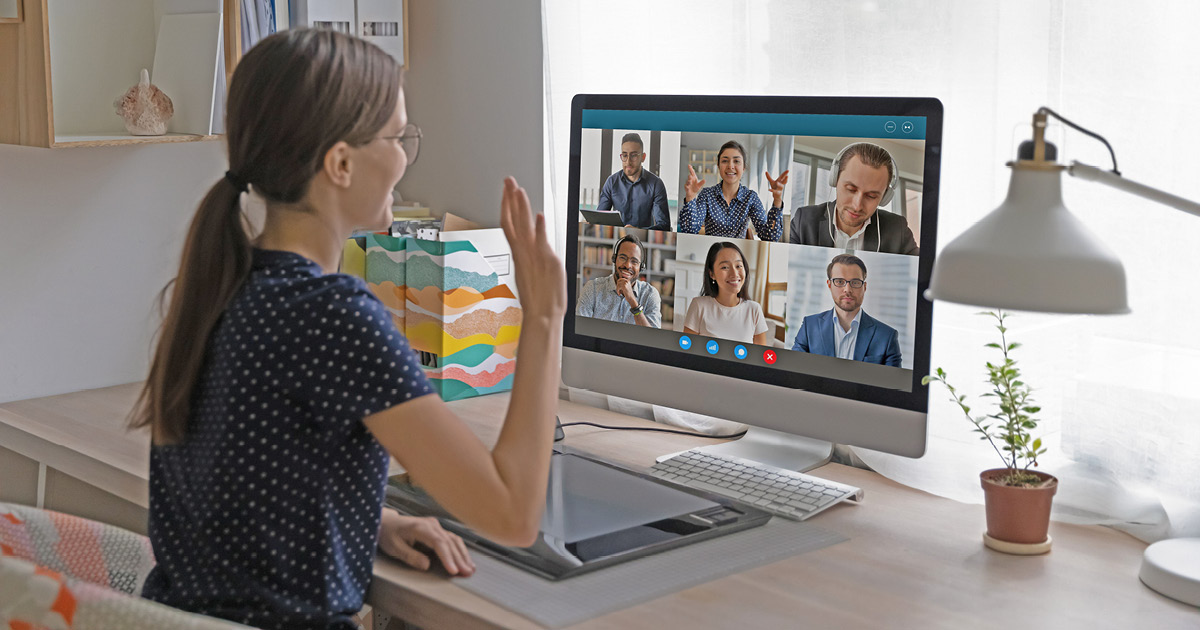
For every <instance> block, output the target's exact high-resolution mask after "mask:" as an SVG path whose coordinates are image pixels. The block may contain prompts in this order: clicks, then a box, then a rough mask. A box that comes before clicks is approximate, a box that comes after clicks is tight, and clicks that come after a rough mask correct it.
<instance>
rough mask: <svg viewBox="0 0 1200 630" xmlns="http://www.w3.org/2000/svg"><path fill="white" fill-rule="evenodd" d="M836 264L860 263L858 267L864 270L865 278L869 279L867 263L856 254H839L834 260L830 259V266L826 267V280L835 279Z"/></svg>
mask: <svg viewBox="0 0 1200 630" xmlns="http://www.w3.org/2000/svg"><path fill="white" fill-rule="evenodd" d="M834 265H858V268H859V269H862V270H863V280H866V279H867V263H865V262H863V261H862V259H861V258H859V257H858V256H855V255H854V254H838V255H837V256H834V257H833V260H831V261H829V266H828V267H826V268H825V279H826V280H831V279H833V266H834Z"/></svg>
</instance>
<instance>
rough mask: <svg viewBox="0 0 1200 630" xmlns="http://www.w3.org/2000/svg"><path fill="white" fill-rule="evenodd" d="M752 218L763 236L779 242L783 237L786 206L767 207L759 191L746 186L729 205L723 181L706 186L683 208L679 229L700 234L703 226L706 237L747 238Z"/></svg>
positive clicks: (680, 211)
mask: <svg viewBox="0 0 1200 630" xmlns="http://www.w3.org/2000/svg"><path fill="white" fill-rule="evenodd" d="M751 221H753V222H754V231H755V232H756V233H757V234H758V238H759V239H761V240H764V241H779V240H780V239H781V238H782V237H783V208H782V207H779V208H771V209H770V210H769V211H768V210H765V209H764V208H763V204H762V200H760V199H759V198H758V193H756V192H754V191H753V190H750V189H749V188H747V187H745V186H739V187H738V191H737V193H736V194H734V196H733V203H729V204H727V203H725V195H724V193H722V192H721V185H720V184H716V185H715V186H709V187H708V188H703V189H701V190H700V192H699V194H697V195H696V198H695V199H692V200H691V201H689V202H687V203H685V204H683V207H682V208H680V210H679V231H680V232H682V233H688V234H699V233H700V227H701V226H703V227H704V234H705V236H716V237H721V238H746V226H747V225H749V224H750V222H751Z"/></svg>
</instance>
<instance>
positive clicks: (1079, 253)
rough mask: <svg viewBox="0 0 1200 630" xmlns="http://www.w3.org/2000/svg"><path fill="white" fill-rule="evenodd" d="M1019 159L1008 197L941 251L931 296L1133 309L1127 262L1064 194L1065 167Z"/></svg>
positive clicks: (1060, 309) (1011, 304)
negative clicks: (1092, 229)
mask: <svg viewBox="0 0 1200 630" xmlns="http://www.w3.org/2000/svg"><path fill="white" fill-rule="evenodd" d="M1028 164H1029V163H1025V162H1016V163H1014V164H1012V169H1013V172H1012V179H1011V180H1009V184H1008V197H1007V198H1006V199H1005V200H1004V203H1002V204H1000V207H998V208H996V209H995V210H993V211H992V212H991V213H990V214H988V215H987V216H986V217H984V218H983V219H982V220H980V221H979V222H978V223H976V224H975V225H973V226H971V228H970V229H968V230H967V231H965V232H963V233H962V234H961V235H960V236H959V237H958V238H956V239H954V240H953V241H951V242H950V243H949V244H948V245H946V247H945V248H944V249H943V250H942V251H941V252H940V253H939V254H938V257H937V261H936V262H935V263H934V266H933V277H932V279H931V280H930V284H929V289H928V290H927V291H926V292H925V297H926V298H927V299H930V300H935V299H936V300H946V301H948V302H958V303H961V304H971V305H976V306H984V307H989V308H1003V309H1012V310H1021V311H1040V312H1047V313H1097V314H1118V313H1128V312H1129V303H1128V300H1127V297H1126V289H1125V268H1124V266H1123V265H1122V264H1121V261H1120V260H1118V259H1117V257H1116V255H1115V254H1114V253H1113V252H1112V251H1111V250H1109V249H1108V247H1106V246H1105V245H1104V244H1102V243H1101V242H1100V241H1098V240H1097V239H1096V237H1095V236H1093V235H1092V233H1091V232H1090V231H1089V230H1088V229H1087V228H1086V227H1085V226H1084V225H1083V224H1082V223H1080V222H1079V220H1078V219H1076V218H1075V216H1074V215H1072V214H1071V212H1070V211H1068V210H1067V208H1066V206H1064V205H1063V201H1062V172H1063V169H1062V167H1059V166H1057V165H1053V164H1052V163H1051V164H1046V163H1044V162H1043V163H1040V164H1036V163H1035V164H1033V165H1028Z"/></svg>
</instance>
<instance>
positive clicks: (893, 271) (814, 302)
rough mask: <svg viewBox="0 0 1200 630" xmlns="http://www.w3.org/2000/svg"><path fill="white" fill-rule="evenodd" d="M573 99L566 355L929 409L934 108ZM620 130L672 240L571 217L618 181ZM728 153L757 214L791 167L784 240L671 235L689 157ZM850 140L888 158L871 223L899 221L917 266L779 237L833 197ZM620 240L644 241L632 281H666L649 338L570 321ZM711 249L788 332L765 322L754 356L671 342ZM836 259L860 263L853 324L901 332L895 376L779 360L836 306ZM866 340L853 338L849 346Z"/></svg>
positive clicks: (791, 354) (905, 259)
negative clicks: (860, 318) (656, 180)
mask: <svg viewBox="0 0 1200 630" xmlns="http://www.w3.org/2000/svg"><path fill="white" fill-rule="evenodd" d="M576 98H577V99H584V101H583V102H582V103H577V104H576V107H574V108H573V117H574V116H580V117H581V119H580V120H573V121H572V123H573V124H572V134H573V137H572V138H571V148H572V151H571V160H572V164H571V171H570V172H571V180H570V189H569V191H568V195H569V198H570V199H573V200H574V202H573V203H572V204H571V208H570V212H569V213H568V214H569V216H568V218H567V221H568V223H567V237H568V240H567V242H568V243H569V244H570V245H569V246H568V247H567V267H568V269H569V270H574V271H575V273H576V276H575V278H574V279H573V280H572V281H570V282H569V283H568V285H569V293H570V299H571V305H572V309H571V313H569V314H568V317H567V323H566V334H565V340H566V343H567V345H568V346H569V347H575V348H579V349H583V350H591V351H594V352H600V353H603V354H610V355H617V356H624V357H628V358H632V359H637V360H641V361H647V362H652V363H660V364H666V365H673V366H676V367H682V368H687V369H695V370H701V371H704V372H709V373H714V374H721V375H724V376H731V377H735V378H741V379H747V380H753V381H756V382H761V383H766V384H772V385H778V386H784V387H792V388H802V389H809V390H814V391H819V392H821V393H825V394H831V395H835V396H843V397H847V398H854V399H860V400H870V401H873V402H876V403H879V404H886V405H890V406H895V407H900V408H905V409H911V410H916V411H925V409H926V406H927V396H926V395H925V391H926V389H925V387H924V386H922V385H921V384H920V379H921V376H922V375H924V374H927V373H928V372H929V341H930V326H931V322H930V319H931V313H932V308H931V305H930V303H929V302H928V301H926V300H924V299H923V298H922V297H921V296H922V294H923V292H924V290H925V288H926V287H927V285H928V281H929V274H930V271H931V269H932V262H933V252H934V248H935V247H936V243H935V229H934V226H935V225H936V220H937V216H936V208H937V189H938V187H937V178H938V170H939V166H940V142H941V138H940V132H941V106H940V104H939V103H937V101H936V100H933V99H901V98H832V97H831V98H801V97H673V96H672V97H664V96H652V97H635V96H598V95H584V96H580V97H576ZM931 123H932V124H931ZM631 131H632V132H637V133H638V134H639V135H640V136H641V138H642V140H643V143H644V145H645V146H644V150H645V152H646V154H647V159H646V160H645V162H644V163H643V168H644V169H646V170H649V171H651V172H654V170H655V169H657V172H658V174H659V176H660V177H661V178H662V179H663V183H664V185H665V187H666V189H667V195H668V198H669V206H670V211H671V231H670V232H664V231H654V230H646V229H630V228H622V227H613V226H599V225H592V224H590V223H588V222H587V221H586V220H585V219H584V217H583V215H582V214H581V213H580V212H578V208H583V209H592V208H595V206H596V201H597V194H598V192H599V190H600V187H601V186H602V185H603V183H604V180H605V179H606V178H607V177H608V176H609V175H610V174H612V173H613V172H616V171H617V170H619V169H620V168H621V161H620V158H619V157H618V154H619V153H620V151H621V137H622V136H623V135H624V134H625V133H628V132H631ZM726 140H737V141H739V142H740V143H741V144H742V145H743V146H744V147H745V148H746V152H747V157H746V164H745V165H744V172H743V175H742V180H741V184H742V185H745V186H747V187H748V188H750V189H751V190H753V191H755V192H756V193H757V194H758V196H759V198H760V199H761V200H762V204H763V207H764V208H767V209H769V208H770V206H771V204H772V197H771V195H770V193H769V188H768V184H767V182H766V179H765V177H764V176H763V175H764V171H769V172H770V173H771V176H772V177H778V176H779V174H780V173H781V172H782V171H784V170H789V169H793V168H794V167H797V166H799V167H800V168H796V169H795V170H793V171H792V173H791V174H790V176H789V180H790V181H789V185H788V188H787V190H786V191H785V193H784V200H783V205H784V208H783V211H784V221H785V229H784V232H783V236H782V237H781V241H782V242H778V243H768V242H764V241H761V240H748V239H732V238H720V237H711V236H705V235H697V234H685V233H678V232H677V230H678V228H679V223H678V218H679V217H678V212H679V209H680V208H681V207H682V206H683V199H682V196H683V182H684V181H685V180H686V178H687V175H688V165H689V164H694V165H696V166H702V165H703V164H702V161H703V159H704V158H705V157H706V156H705V154H703V153H702V152H700V151H703V150H708V151H709V152H710V154H709V155H708V156H707V157H708V159H709V160H711V159H712V158H713V157H715V151H716V150H717V149H718V148H719V147H720V146H721V144H723V143H724V142H725V141H726ZM860 141H866V142H872V143H875V144H879V145H880V146H883V147H884V148H886V149H887V150H888V151H889V153H890V154H891V155H892V157H893V159H894V160H895V161H896V163H897V165H898V168H899V175H900V183H899V184H898V185H897V188H898V189H897V190H896V192H895V194H894V195H893V198H892V200H891V201H890V202H889V204H887V206H886V207H885V206H883V205H880V207H879V208H878V209H877V210H876V213H877V214H878V213H882V212H894V213H897V214H901V215H904V216H905V218H906V219H907V221H908V223H909V227H910V229H911V230H912V233H913V236H914V237H915V239H916V241H917V243H918V244H919V245H920V247H921V254H920V255H919V256H917V255H904V254H893V253H881V252H877V251H874V249H872V250H871V251H865V250H861V249H860V250H845V249H835V248H833V247H822V246H816V245H797V244H790V243H788V233H789V229H788V228H790V226H788V225H786V224H787V222H789V221H790V220H791V218H792V216H793V212H794V210H795V209H796V207H798V205H799V203H801V202H803V203H805V205H813V204H816V203H818V202H823V201H826V200H828V201H832V200H834V198H835V194H836V193H835V191H834V188H833V187H832V186H830V185H829V181H828V178H829V167H830V162H831V161H832V158H833V157H834V156H835V155H836V154H837V152H838V151H840V150H841V149H842V148H843V147H845V146H847V145H849V144H852V143H855V142H860ZM606 154H607V155H606ZM652 162H653V164H652ZM605 165H608V166H609V167H608V168H604V166H605ZM697 175H698V177H699V178H701V179H705V180H706V181H705V183H704V187H706V188H707V187H710V186H713V185H714V184H717V185H719V184H720V177H719V174H717V173H716V172H707V173H705V172H700V169H697ZM794 202H795V204H796V205H793V204H794ZM878 221H879V219H878V218H877V217H876V218H874V219H873V224H872V225H870V226H868V227H867V230H868V231H873V230H874V229H875V228H876V226H877V225H878ZM751 225H752V224H751ZM627 233H633V234H635V235H636V236H638V237H639V239H641V240H642V241H644V242H648V243H647V250H646V258H647V266H646V270H645V271H643V272H642V274H641V280H640V281H645V282H650V283H651V284H652V285H654V286H655V287H656V288H657V289H658V290H659V293H660V295H662V294H663V293H664V291H663V288H664V286H666V284H667V281H668V280H670V281H671V282H672V283H673V287H672V289H673V290H672V291H671V294H670V295H669V296H663V299H662V303H663V305H664V308H663V309H662V310H663V318H662V325H661V328H659V329H653V328H645V327H641V326H637V325H634V324H626V323H618V322H613V321H607V320H603V319H598V318H594V317H583V316H574V308H575V305H576V304H577V303H578V298H579V292H580V290H581V289H582V287H583V286H584V284H586V282H587V281H588V280H590V279H592V278H596V277H603V276H605V275H611V274H612V273H613V263H612V261H611V259H610V255H611V250H610V249H606V248H611V246H612V244H613V243H615V242H616V241H617V240H618V239H619V238H621V237H622V236H624V235H625V234H627ZM721 241H730V242H733V243H735V244H737V245H738V247H739V248H741V250H742V251H743V253H744V254H745V257H746V267H747V272H746V278H745V282H746V283H747V286H748V288H749V293H750V299H752V300H754V301H756V302H758V303H759V304H760V305H761V306H762V308H763V312H764V315H769V316H774V317H776V318H782V320H783V321H782V322H780V323H781V324H786V327H785V328H784V330H783V331H782V340H780V341H777V339H776V330H775V329H776V325H774V324H772V325H770V326H769V330H768V339H767V342H766V345H756V344H753V343H750V342H748V341H744V340H730V339H727V338H721V337H709V336H705V335H699V334H687V335H686V336H687V337H688V338H689V339H690V346H688V347H687V348H684V347H683V346H682V345H681V343H680V339H681V337H683V336H684V335H685V333H684V330H683V328H684V325H683V322H684V318H685V316H686V312H687V305H688V302H689V300H691V299H694V298H695V297H696V296H698V295H699V288H700V285H699V284H698V283H699V282H700V281H701V279H702V278H703V275H704V262H705V258H706V256H707V253H708V250H709V248H710V247H711V246H712V244H713V243H717V242H721ZM843 253H851V254H853V255H855V256H857V257H858V258H860V259H861V260H862V261H863V263H864V264H865V265H866V267H867V278H866V282H867V284H866V292H865V295H864V296H863V302H862V311H863V312H864V313H865V314H868V315H870V316H871V317H873V318H874V319H876V320H878V321H880V322H882V323H883V324H886V325H887V326H890V327H891V328H894V329H895V330H896V331H897V332H898V339H899V345H900V351H901V357H902V360H901V365H900V367H891V366H886V365H879V364H871V363H866V362H863V361H855V360H849V359H839V358H835V357H829V356H823V355H819V354H810V353H806V352H803V351H798V350H791V348H792V347H793V343H794V340H795V338H796V335H797V333H798V332H799V330H800V327H801V322H802V321H803V319H804V317H805V316H808V315H815V314H818V313H824V314H825V315H827V316H828V311H830V309H832V308H833V298H832V296H831V294H830V290H829V288H828V287H827V285H826V266H827V265H828V264H829V263H830V261H831V260H832V259H833V257H834V256H836V255H838V254H843ZM764 267H765V269H764ZM760 275H764V276H766V277H763V278H760V277H759V276H760ZM768 289H770V291H768ZM676 306H678V308H675V307H676ZM671 311H673V312H671ZM777 321H778V320H777ZM860 332H861V331H860ZM710 340H715V341H716V342H717V347H718V349H717V352H716V353H715V354H713V353H710V352H709V343H708V342H709V341H710ZM862 341H863V340H862V338H860V339H859V343H862ZM739 355H740V357H741V358H739Z"/></svg>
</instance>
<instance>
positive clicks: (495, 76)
mask: <svg viewBox="0 0 1200 630" xmlns="http://www.w3.org/2000/svg"><path fill="white" fill-rule="evenodd" d="M408 18H409V27H408V37H409V56H410V57H411V58H412V62H411V63H410V64H409V69H408V76H407V79H406V83H405V85H406V91H405V97H406V99H407V103H408V118H409V120H410V121H412V122H413V123H414V124H416V125H419V126H420V127H421V130H422V132H423V133H424V138H422V140H421V153H420V158H419V159H418V160H417V163H416V164H414V165H413V166H412V167H410V168H409V170H408V174H407V175H405V176H404V180H403V181H402V182H400V187H399V190H400V193H401V195H402V196H403V197H404V199H405V200H408V201H419V202H421V203H423V204H426V205H428V206H429V207H431V208H434V209H441V210H448V211H450V212H453V213H455V214H458V215H460V216H464V217H467V218H469V219H471V220H474V221H477V222H479V223H482V224H483V225H485V226H488V227H496V226H499V225H500V187H501V182H502V180H503V179H504V177H505V176H507V175H512V176H513V177H516V178H517V181H518V182H519V183H520V184H521V186H523V187H524V188H525V190H526V191H527V192H528V193H529V198H530V201H531V202H532V204H533V207H534V209H540V208H542V200H543V197H544V190H543V184H542V178H543V176H542V159H543V158H542V154H543V152H544V149H543V145H542V106H543V97H542V13H541V2H540V0H510V1H506V2H488V1H486V0H473V1H471V2H461V1H459V2H444V1H438V0H409V3H408Z"/></svg>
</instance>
